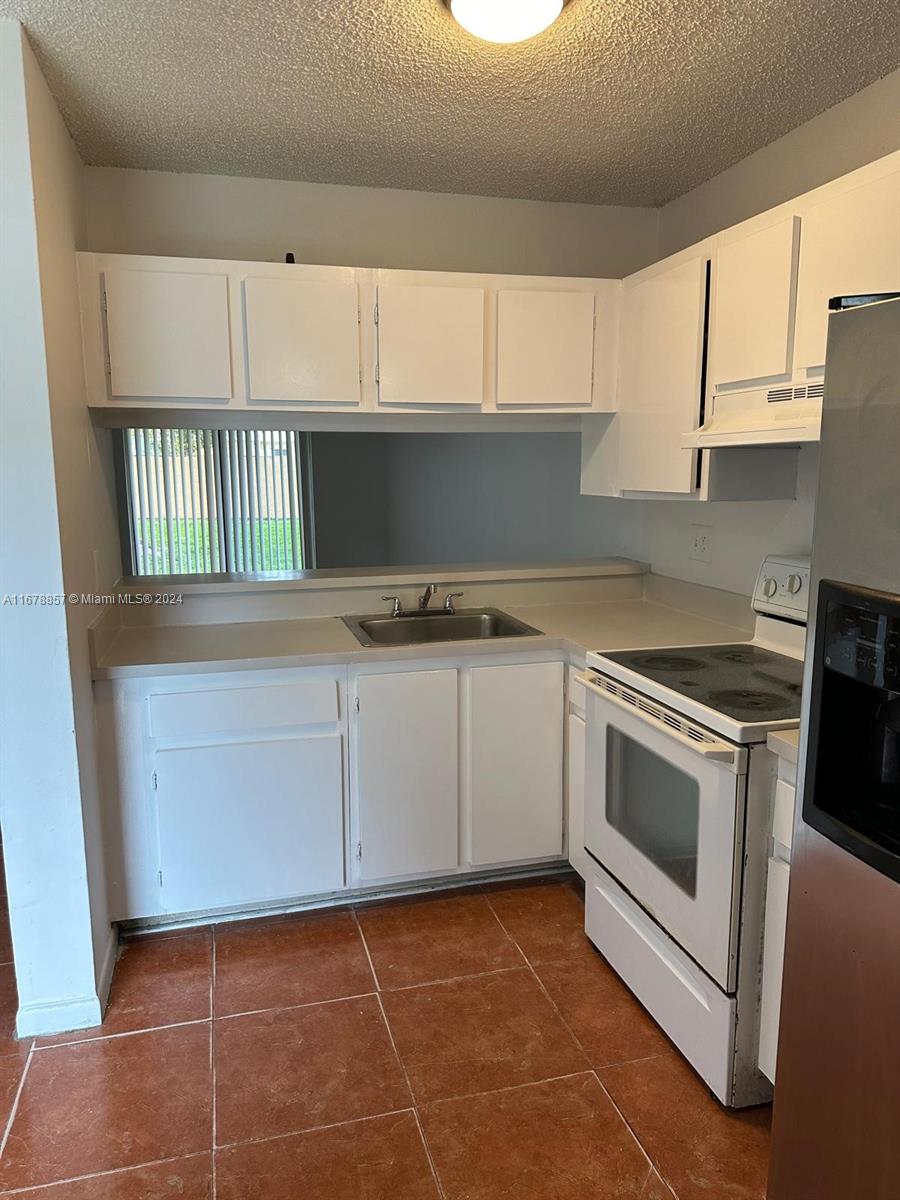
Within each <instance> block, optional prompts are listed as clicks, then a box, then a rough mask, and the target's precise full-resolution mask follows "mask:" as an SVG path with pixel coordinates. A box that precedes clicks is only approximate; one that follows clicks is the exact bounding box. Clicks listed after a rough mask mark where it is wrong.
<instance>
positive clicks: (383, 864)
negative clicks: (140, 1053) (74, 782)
mask: <svg viewBox="0 0 900 1200" xmlns="http://www.w3.org/2000/svg"><path fill="white" fill-rule="evenodd" d="M499 658H501V656H499V655H498V656H493V655H492V656H491V658H490V660H488V661H485V660H484V658H482V659H480V660H478V659H475V660H473V659H465V658H462V657H460V659H458V660H453V659H450V660H448V659H440V660H429V661H428V662H421V663H420V662H417V663H415V664H413V663H410V662H405V663H402V662H395V663H379V664H375V663H371V664H369V663H367V664H365V665H361V666H358V667H355V668H353V669H352V670H351V673H350V675H349V677H348V670H347V668H346V667H338V666H335V667H322V668H304V669H283V670H269V671H248V672H231V673H225V672H220V673H215V674H213V673H210V674H206V675H194V676H187V675H184V676H170V677H165V678H163V677H159V678H131V679H123V680H111V681H101V682H98V683H97V684H96V685H95V705H96V719H97V731H98V746H99V758H100V776H101V787H102V793H103V825H104V846H105V848H106V864H105V865H106V873H107V884H108V895H109V905H110V916H111V919H112V920H115V921H128V920H146V919H148V918H158V917H169V916H175V915H179V916H180V915H190V914H196V913H203V912H215V911H227V910H237V911H240V910H241V909H254V908H256V909H264V908H266V907H267V906H274V905H289V904H290V903H291V902H293V901H299V900H304V899H311V898H318V897H321V896H325V895H330V894H333V893H335V892H340V891H341V890H343V889H344V888H347V887H350V888H373V887H378V886H379V885H381V884H385V885H388V884H391V883H392V882H400V881H414V880H416V879H427V878H435V877H438V876H446V875H452V874H454V873H459V874H460V875H464V874H466V873H467V872H472V871H477V870H482V869H484V868H485V867H488V866H507V865H517V864H526V863H534V862H541V861H543V862H547V861H551V862H553V861H555V862H559V861H560V860H561V859H562V857H563V807H564V795H563V777H564V770H563V754H564V728H565V718H564V708H563V693H564V667H563V665H562V663H560V662H550V661H542V662H533V661H532V662H528V661H525V662H523V661H515V660H514V661H512V662H509V661H503V660H502V659H501V661H497V660H498V659H499ZM348 692H349V696H350V698H351V699H350V702H349V703H348V702H347V701H348ZM348 713H349V714H352V719H351V720H348ZM345 781H346V783H345ZM577 837H578V839H579V840H580V839H581V835H580V834H579V835H577Z"/></svg>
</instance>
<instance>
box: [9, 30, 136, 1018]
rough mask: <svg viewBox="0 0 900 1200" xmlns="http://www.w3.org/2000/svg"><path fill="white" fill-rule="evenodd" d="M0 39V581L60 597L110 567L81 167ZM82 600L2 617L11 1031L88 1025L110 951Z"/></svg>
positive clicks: (91, 585) (105, 582) (16, 44)
mask: <svg viewBox="0 0 900 1200" xmlns="http://www.w3.org/2000/svg"><path fill="white" fill-rule="evenodd" d="M0 53H2V57H3V70H2V71H0V78H2V86H3V97H2V98H3V103H2V110H3V122H4V129H3V139H2V143H3V187H4V192H3V206H2V212H3V256H2V257H3V263H4V271H3V279H2V288H3V297H4V305H3V307H4V313H3V321H2V330H0V336H2V338H3V354H2V358H3V364H4V375H3V437H2V445H3V469H2V487H3V506H2V507H3V512H4V522H3V534H2V560H3V569H2V576H3V587H4V591H8V592H10V593H31V594H35V593H37V594H45V595H47V596H57V597H60V596H64V595H66V594H68V593H71V592H78V593H80V592H91V591H94V590H95V588H96V587H97V586H98V585H99V587H102V588H108V587H109V585H110V583H111V582H112V580H113V579H114V578H115V577H116V575H117V574H118V572H119V570H120V564H119V561H118V550H117V539H116V525H115V519H114V509H113V505H112V496H111V492H110V490H109V475H108V471H109V463H110V459H109V446H108V441H107V438H106V435H99V436H98V435H95V434H94V432H93V430H92V429H91V426H90V422H89V419H88V414H87V409H86V406H85V392H84V371H83V363H82V358H81V346H80V333H79V315H78V294H77V286H76V277H75V256H74V252H75V245H76V242H77V241H79V240H80V239H81V237H82V236H83V211H82V206H81V199H82V191H81V182H82V180H81V175H82V166H81V161H80V159H79V158H78V156H77V154H76V152H75V149H74V146H73V144H72V142H71V139H70V138H69V135H68V133H67V132H66V129H65V127H64V125H63V123H62V120H61V118H60V116H59V113H58V111H57V109H56V107H55V105H54V103H53V101H52V99H51V97H50V93H49V91H48V89H47V87H46V84H45V82H44V79H43V76H42V75H41V73H40V71H39V69H38V67H37V64H36V61H35V59H34V56H33V54H32V52H31V49H30V47H29V46H28V44H27V42H26V41H25V39H24V37H23V35H22V33H21V30H20V27H19V26H18V24H17V23H15V22H10V21H3V22H0ZM95 549H96V551H97V555H96V569H95V563H94V554H93V551H94V550H95ZM98 611H99V610H98V609H96V608H94V609H91V608H89V607H82V606H80V605H72V606H68V607H63V606H61V605H57V604H48V605H43V606H32V607H20V606H6V607H5V608H4V609H3V614H2V615H3V635H2V636H3V655H2V659H3V663H2V670H3V676H2V684H0V692H2V700H3V721H2V733H3V766H2V769H3V787H2V805H3V807H2V813H0V819H2V825H3V837H4V857H5V863H6V870H7V881H8V890H9V898H10V918H11V925H12V935H13V945H14V954H15V962H16V978H17V982H18V987H19V1001H20V1009H19V1022H18V1023H19V1029H20V1032H22V1033H27V1032H42V1031H43V1032H46V1031H52V1030H54V1029H63V1028H72V1027H75V1026H78V1025H85V1024H92V1023H95V1022H96V1021H97V1020H98V1019H99V1016H100V1004H99V1000H98V995H97V980H98V978H99V977H101V976H102V975H103V974H104V973H106V972H108V969H109V966H110V963H111V958H110V955H111V953H112V948H113V943H112V934H111V930H110V925H109V921H108V918H107V910H106V897H105V881H104V877H103V858H102V845H101V837H100V831H99V824H100V822H99V802H98V788H97V780H96V764H95V755H94V730H93V702H92V694H91V678H90V664H89V659H88V645H87V632H86V628H87V624H88V623H89V621H90V620H91V619H92V618H93V617H94V616H96V615H97V612H98Z"/></svg>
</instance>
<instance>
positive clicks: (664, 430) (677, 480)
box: [618, 254, 707, 492]
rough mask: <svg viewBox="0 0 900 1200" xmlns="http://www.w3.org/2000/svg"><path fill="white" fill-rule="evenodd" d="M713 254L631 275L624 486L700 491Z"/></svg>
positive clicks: (625, 322) (625, 344)
mask: <svg viewBox="0 0 900 1200" xmlns="http://www.w3.org/2000/svg"><path fill="white" fill-rule="evenodd" d="M706 289H707V257H706V255H704V254H690V255H688V256H687V257H686V256H684V255H678V256H677V257H676V258H675V259H674V260H669V261H668V262H667V263H664V264H661V265H657V266H655V267H650V268H647V269H646V270H644V271H640V272H639V273H638V274H637V275H632V276H631V277H630V278H629V279H626V281H625V292H624V301H623V312H622V340H621V363H620V377H619V404H618V407H619V416H618V422H619V430H618V433H619V440H618V456H619V457H618V487H619V490H621V491H633V492H692V491H693V490H694V488H695V486H696V478H695V453H694V451H692V450H684V449H682V446H681V440H682V436H683V434H684V433H685V431H686V430H689V429H693V428H695V426H696V425H697V416H698V411H699V407H700V393H701V385H702V375H703V326H704V317H705V310H706Z"/></svg>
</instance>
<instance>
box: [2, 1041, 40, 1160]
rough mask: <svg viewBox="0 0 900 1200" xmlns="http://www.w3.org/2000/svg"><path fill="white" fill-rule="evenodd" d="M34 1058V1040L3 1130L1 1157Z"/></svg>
mask: <svg viewBox="0 0 900 1200" xmlns="http://www.w3.org/2000/svg"><path fill="white" fill-rule="evenodd" d="M32 1058H34V1042H32V1043H31V1049H30V1050H29V1051H28V1057H27V1058H26V1059H25V1066H24V1067H23V1068H22V1078H21V1079H20V1080H19V1086H18V1087H17V1088H16V1095H15V1099H14V1100H13V1103H12V1108H11V1109H10V1113H9V1119H8V1120H7V1122H6V1127H5V1129H4V1130H3V1138H2V1140H0V1158H2V1157H3V1155H4V1152H5V1151H6V1143H7V1142H8V1141H9V1135H10V1134H11V1133H12V1127H13V1121H15V1119H16V1113H17V1112H18V1111H19V1101H20V1100H21V1098H22V1091H23V1090H24V1087H25V1078H26V1076H27V1075H28V1069H29V1067H30V1066H31V1060H32Z"/></svg>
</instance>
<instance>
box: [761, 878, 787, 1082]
mask: <svg viewBox="0 0 900 1200" xmlns="http://www.w3.org/2000/svg"><path fill="white" fill-rule="evenodd" d="M790 878H791V868H790V867H789V865H788V864H787V863H786V862H783V861H782V860H781V859H780V858H770V859H769V874H768V878H767V880H766V923H765V934H764V941H763V969H762V1003H761V1006H760V1012H759V1069H760V1070H761V1071H762V1073H763V1075H765V1077H766V1078H767V1079H768V1080H769V1081H770V1082H771V1083H774V1082H775V1058H776V1055H777V1051H778V1018H779V1015H780V1013H781V976H782V973H783V969H784V931H785V926H786V924H787V902H788V884H789V882H790Z"/></svg>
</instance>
